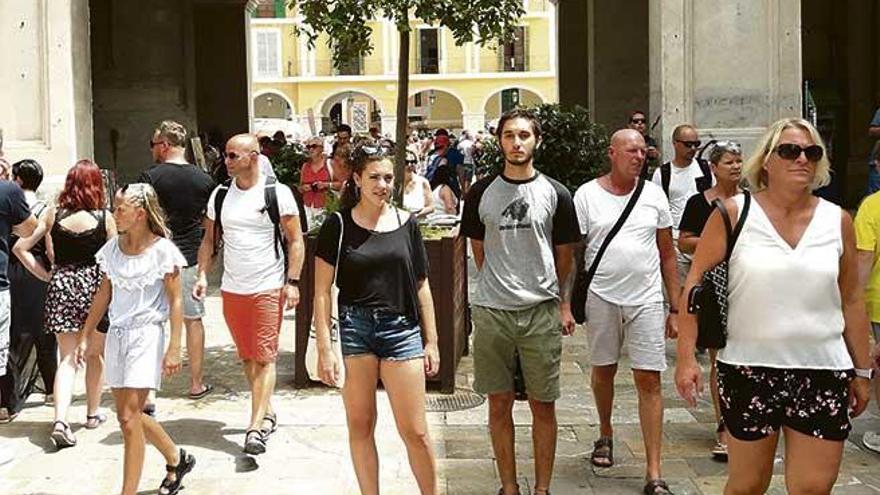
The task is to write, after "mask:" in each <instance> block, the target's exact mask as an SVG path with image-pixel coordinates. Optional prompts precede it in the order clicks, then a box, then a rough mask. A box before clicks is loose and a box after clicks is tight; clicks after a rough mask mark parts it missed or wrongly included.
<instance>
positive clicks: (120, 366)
mask: <svg viewBox="0 0 880 495" xmlns="http://www.w3.org/2000/svg"><path fill="white" fill-rule="evenodd" d="M95 259H96V260H97V262H98V266H99V267H100V269H101V272H102V273H103V274H104V275H106V276H107V278H109V279H110V283H111V285H112V287H113V295H112V297H111V299H110V309H109V315H110V331H108V332H107V340H106V342H105V346H104V360H105V375H106V380H107V384H108V385H109V386H110V387H111V388H151V389H158V388H159V386H160V385H161V380H162V358H163V356H164V352H165V322H166V321H167V320H168V311H169V305H168V297H167V295H166V293H165V285H164V279H165V275H167V274H169V273H174V271H175V270H179V269H180V268H182V267H184V266H186V259H185V258H184V257H183V255H182V254H181V253H180V250H179V249H177V246H175V245H174V243H173V242H171V241H170V240H168V239H165V238H159V239H157V240H156V241H155V243H154V244H153V245H152V246H150V247H149V248H147V250H145V251H144V252H143V253H141V254H138V255H134V256H132V255H128V254H125V253H123V252H122V250H121V249H120V248H119V237H115V238H113V239H110V240H109V241H107V243H106V244H104V246H103V247H102V248H101V249H100V250H99V251H98V253H97V254H95Z"/></svg>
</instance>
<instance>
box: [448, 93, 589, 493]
mask: <svg viewBox="0 0 880 495" xmlns="http://www.w3.org/2000/svg"><path fill="white" fill-rule="evenodd" d="M498 140H499V144H500V146H501V149H502V152H503V153H504V161H505V163H504V170H503V172H502V173H501V175H498V176H492V177H487V178H485V179H482V180H480V181H479V182H477V183H476V184H474V185H473V186H472V187H471V188H470V191H469V192H468V194H467V197H466V198H465V203H464V212H463V215H462V223H461V233H462V235H465V236H467V237H469V238H470V239H471V246H472V247H473V251H474V259H475V261H476V264H477V269H478V270H479V275H478V282H477V288H476V291H475V294H474V296H473V298H472V299H471V302H472V304H473V321H474V350H473V352H474V390H476V391H478V392H481V393H485V394H488V396H489V426H490V432H491V435H492V448H493V449H494V451H495V459H496V461H495V462H496V464H497V466H498V473H499V476H500V477H501V483H502V489H501V491H500V492H499V493H502V494H504V495H514V494H518V493H519V487H518V486H517V483H516V456H515V455H514V429H513V415H512V411H513V401H514V385H513V383H514V373H515V369H516V357H515V356H516V355H517V354H518V355H519V360H520V363H521V366H522V373H523V378H524V381H525V386H526V392H527V393H528V395H529V406H530V407H531V410H532V431H533V435H532V438H533V442H534V445H533V448H534V456H535V490H534V491H533V493H535V494H539V495H544V494H546V493H548V490H549V488H550V479H551V478H552V474H553V458H554V456H555V453H556V426H557V425H556V409H555V401H556V399H558V398H559V365H560V361H561V356H562V336H563V335H570V334H571V333H572V331H573V330H574V319H573V317H572V315H571V306H570V302H569V301H570V298H569V295H570V290H563V291H560V285H561V282H564V281H567V280H568V279H569V274H570V273H571V272H572V269H573V259H574V257H573V253H574V245H575V244H574V243H576V242H578V241H579V240H580V239H579V237H580V236H579V231H578V224H577V215H576V213H575V210H574V203H573V202H572V198H571V194H570V193H569V191H568V190H567V189H566V188H565V187H564V186H563V185H561V184H559V183H558V182H556V181H555V180H553V179H551V178H549V177H547V176H545V175H543V174H541V173H539V172H538V171H537V170H535V168H534V166H533V156H534V152H535V149H536V148H537V147H538V146H539V145H540V142H541V126H540V123H539V122H538V120H537V119H536V118H535V116H534V115H533V114H532V113H530V112H528V111H526V110H512V111H510V112H508V113H506V114H504V115H503V116H502V117H501V119H500V121H499V123H498Z"/></svg>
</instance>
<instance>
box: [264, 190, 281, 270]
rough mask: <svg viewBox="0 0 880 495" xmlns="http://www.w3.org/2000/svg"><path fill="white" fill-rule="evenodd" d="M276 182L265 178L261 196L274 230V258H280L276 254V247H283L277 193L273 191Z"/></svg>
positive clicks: (279, 254) (279, 255)
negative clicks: (264, 201)
mask: <svg viewBox="0 0 880 495" xmlns="http://www.w3.org/2000/svg"><path fill="white" fill-rule="evenodd" d="M276 183H277V180H276V179H275V177H272V176H266V185H265V187H264V188H263V196H264V198H265V200H266V213H268V214H269V219H270V220H272V227H273V228H274V230H275V257H276V258H280V257H281V253H279V252H278V246H279V245H282V246H283V245H284V242H283V240H282V238H281V210H280V209H279V208H278V193H277V191H276V190H275V184H276Z"/></svg>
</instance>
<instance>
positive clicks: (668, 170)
mask: <svg viewBox="0 0 880 495" xmlns="http://www.w3.org/2000/svg"><path fill="white" fill-rule="evenodd" d="M671 180H672V165H671V164H670V163H669V162H666V163H664V164H663V165H660V187H662V188H663V193H664V194H666V197H667V198H668V197H669V181H671Z"/></svg>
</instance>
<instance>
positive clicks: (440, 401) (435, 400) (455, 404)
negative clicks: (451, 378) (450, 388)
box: [425, 388, 486, 412]
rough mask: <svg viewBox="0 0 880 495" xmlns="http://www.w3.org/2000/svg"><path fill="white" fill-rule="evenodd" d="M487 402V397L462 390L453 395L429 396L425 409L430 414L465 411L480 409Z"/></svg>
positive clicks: (457, 390)
mask: <svg viewBox="0 0 880 495" xmlns="http://www.w3.org/2000/svg"><path fill="white" fill-rule="evenodd" d="M485 401H486V397H485V396H483V395H480V394H478V393H476V392H474V391H473V390H467V389H461V388H460V389H456V390H455V393H453V394H448V395H447V394H436V395H428V396H427V397H425V408H426V409H427V411H428V412H452V411H464V410H465V409H472V408H474V407H478V406H480V405H481V404H483V402H485Z"/></svg>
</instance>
